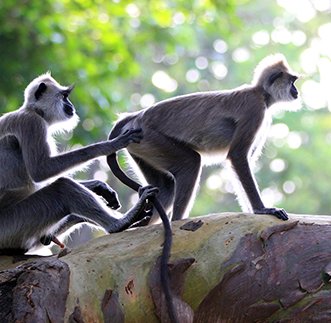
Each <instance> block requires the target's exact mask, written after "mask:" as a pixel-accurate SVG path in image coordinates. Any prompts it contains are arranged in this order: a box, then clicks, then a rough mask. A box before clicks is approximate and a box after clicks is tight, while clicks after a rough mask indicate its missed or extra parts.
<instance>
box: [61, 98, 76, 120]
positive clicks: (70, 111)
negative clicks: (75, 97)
mask: <svg viewBox="0 0 331 323" xmlns="http://www.w3.org/2000/svg"><path fill="white" fill-rule="evenodd" d="M63 110H64V112H65V114H66V115H67V116H68V117H72V116H73V115H74V113H75V107H74V105H73V104H72V103H71V102H70V100H69V99H68V98H64V99H63Z"/></svg>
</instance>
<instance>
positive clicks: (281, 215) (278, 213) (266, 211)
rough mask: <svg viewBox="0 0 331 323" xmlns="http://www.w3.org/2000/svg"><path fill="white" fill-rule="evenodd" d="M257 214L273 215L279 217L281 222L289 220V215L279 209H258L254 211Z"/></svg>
mask: <svg viewBox="0 0 331 323" xmlns="http://www.w3.org/2000/svg"><path fill="white" fill-rule="evenodd" d="M254 213H255V214H271V215H274V216H275V217H277V218H278V219H281V220H284V221H286V220H288V215H287V213H286V211H285V210H284V209H277V208H264V209H258V210H256V209H255V210H254Z"/></svg>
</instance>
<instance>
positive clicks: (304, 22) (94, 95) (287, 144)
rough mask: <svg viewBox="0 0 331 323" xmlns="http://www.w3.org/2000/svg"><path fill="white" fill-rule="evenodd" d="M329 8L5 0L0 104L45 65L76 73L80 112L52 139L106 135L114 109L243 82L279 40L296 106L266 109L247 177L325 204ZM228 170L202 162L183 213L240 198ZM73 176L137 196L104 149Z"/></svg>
mask: <svg viewBox="0 0 331 323" xmlns="http://www.w3.org/2000/svg"><path fill="white" fill-rule="evenodd" d="M330 13H331V1H330V0H291V1H288V0H278V1H264V0H256V1H248V0H238V1H234V0H227V1H225V0H224V1H220V0H196V1H183V0H178V1H163V0H162V1H161V0H153V1H147V0H141V1H134V2H132V1H121V0H113V1H106V0H105V1H97V2H96V1H92V0H76V1H66V0H46V1H43V2H39V1H23V0H21V1H13V0H3V1H2V2H1V4H0V19H1V24H0V46H1V51H0V69H1V74H0V92H1V97H0V109H1V111H2V112H5V111H10V110H12V109H15V108H16V107H17V106H19V105H20V104H21V102H22V91H23V89H24V87H25V86H26V84H27V83H28V82H29V81H30V80H31V79H32V78H34V77H35V76H36V75H38V74H40V73H43V72H45V71H47V70H50V71H52V74H53V76H54V77H55V78H56V79H58V80H59V81H60V82H61V83H68V84H70V83H75V84H76V88H75V91H74V93H73V95H72V101H73V102H74V103H75V105H76V107H77V108H78V113H79V115H80V117H81V123H80V125H79V126H78V128H77V130H76V131H75V133H74V134H73V136H72V135H71V134H67V135H65V136H62V137H61V138H59V139H60V141H61V143H62V145H63V147H66V148H69V147H77V146H79V145H83V144H84V145H85V144H88V143H92V142H95V141H98V140H103V139H105V138H107V134H108V132H109V131H110V129H111V126H112V123H113V122H114V121H115V120H116V115H117V113H119V112H124V111H135V110H139V109H142V108H145V107H148V106H150V105H152V104H153V103H155V102H157V101H159V100H162V99H165V98H169V97H171V96H175V95H179V94H185V93H190V92H195V91H208V90H218V89H229V88H232V87H236V86H238V85H240V84H242V83H249V82H250V81H251V79H252V73H253V70H254V66H256V64H257V63H258V62H259V61H260V60H261V59H262V58H263V57H264V56H266V55H268V54H271V53H275V52H282V53H283V54H284V55H285V56H286V57H287V59H288V61H289V64H290V66H291V67H292V69H293V70H295V71H296V72H298V73H299V74H300V75H301V78H300V80H299V81H297V85H298V88H299V90H300V92H301V99H302V109H301V110H300V111H296V112H278V113H277V114H276V115H275V118H274V124H273V126H272V128H271V131H270V133H269V136H268V143H267V145H266V147H265V149H264V154H263V157H262V158H260V160H259V162H258V163H257V165H256V172H257V181H258V183H259V186H260V189H261V192H262V197H263V200H264V202H265V204H266V205H267V206H272V205H275V206H279V207H283V208H285V209H286V210H287V211H288V212H292V213H310V214H331V201H330V198H329V195H330V191H331V183H330V175H329V174H330V172H331V166H330V165H331V163H330V160H331V114H330V110H331V19H330V17H331V16H330ZM68 140H69V143H68V142H67V141H68ZM123 166H125V163H124V162H123ZM228 176H229V175H228V174H227V173H226V172H225V170H224V169H222V168H221V167H209V168H206V169H204V171H203V176H202V179H203V180H202V182H201V186H200V191H199V193H198V198H197V201H196V203H195V205H194V208H193V210H192V213H191V215H192V216H196V215H202V214H208V213H211V212H224V211H239V210H240V209H239V206H238V203H237V202H236V199H235V196H234V195H233V194H232V191H233V189H232V186H231V184H230V182H229V180H228ZM79 177H81V178H86V177H90V178H91V177H93V178H96V179H101V180H104V181H107V182H109V184H110V185H111V186H113V187H114V188H115V189H116V190H117V191H118V192H119V196H120V199H121V202H122V205H123V208H122V211H125V210H127V209H128V208H129V207H130V205H131V203H132V202H133V201H134V199H135V194H133V193H132V191H130V190H129V189H127V188H125V187H124V186H123V185H122V184H120V183H119V182H118V181H117V180H116V179H114V177H113V176H112V175H111V174H110V172H109V171H108V166H107V164H106V163H105V160H104V159H102V160H101V161H100V163H95V164H94V166H93V167H91V169H90V171H89V172H88V173H87V174H79Z"/></svg>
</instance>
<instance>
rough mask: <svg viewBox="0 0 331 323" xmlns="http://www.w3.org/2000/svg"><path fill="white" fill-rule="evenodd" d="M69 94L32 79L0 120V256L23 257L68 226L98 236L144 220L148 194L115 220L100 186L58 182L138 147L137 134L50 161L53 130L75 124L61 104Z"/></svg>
mask: <svg viewBox="0 0 331 323" xmlns="http://www.w3.org/2000/svg"><path fill="white" fill-rule="evenodd" d="M71 90H72V87H66V86H62V85H60V84H59V83H58V82H57V81H56V80H54V78H52V77H51V75H50V74H44V75H41V76H39V77H37V78H36V79H34V80H33V81H32V82H31V83H30V84H29V85H28V87H27V88H26V90H25V92H24V103H23V105H22V107H20V108H19V109H18V110H16V111H14V112H10V113H7V114H5V115H3V116H2V117H1V118H0V165H1V171H0V253H1V252H2V253H9V252H11V253H24V252H26V251H28V250H31V249H35V248H38V247H40V246H41V243H42V244H48V243H50V241H54V242H56V243H58V244H60V243H59V241H58V240H57V238H56V235H58V234H61V233H63V232H64V231H66V230H67V229H68V228H70V227H71V226H72V225H74V224H76V223H80V222H89V223H91V224H94V225H98V226H100V227H102V228H103V229H104V230H105V231H106V232H109V233H111V232H118V231H122V230H124V229H126V228H128V227H129V226H130V225H131V224H132V223H134V222H139V221H140V220H141V219H142V218H143V217H144V212H145V211H144V208H145V201H146V199H147V198H148V197H152V196H154V195H155V194H156V189H155V188H152V187H147V188H145V189H143V190H142V191H141V192H140V193H141V197H140V199H139V201H138V203H137V204H136V205H135V206H134V207H133V208H132V209H131V210H129V211H128V212H127V213H126V214H125V215H124V216H123V217H122V216H121V215H120V214H117V215H116V214H115V211H111V210H110V209H109V208H108V207H107V206H106V204H105V203H104V202H103V201H102V200H101V199H100V198H99V197H98V196H97V195H96V194H98V195H101V196H102V197H103V198H104V199H105V200H106V201H107V202H108V205H109V206H110V207H112V208H118V207H119V203H118V201H117V198H116V193H115V192H114V191H112V190H111V188H110V187H109V186H108V185H107V184H105V183H103V182H100V181H94V180H92V181H85V182H81V183H79V182H77V181H75V180H73V179H71V178H69V177H63V176H64V174H65V173H68V172H69V171H70V170H72V169H73V168H74V167H77V166H79V165H81V164H83V163H85V162H88V161H90V160H92V159H94V158H97V157H100V156H104V155H109V154H112V153H114V152H116V151H117V150H119V149H121V148H123V147H126V146H127V145H128V144H130V143H139V142H140V140H141V138H142V133H141V129H137V128H136V130H129V131H126V132H125V133H123V134H121V135H120V136H118V137H117V138H115V139H114V140H111V141H102V142H99V143H96V144H92V145H89V146H86V147H83V148H79V149H77V150H72V151H69V152H65V153H62V154H57V153H56V150H55V142H54V140H53V138H52V134H54V131H59V130H63V129H66V130H72V129H73V128H74V127H75V126H76V125H77V123H78V116H77V114H76V111H75V108H74V106H73V105H72V103H71V102H70V101H69V98H68V96H69V94H70V92H71Z"/></svg>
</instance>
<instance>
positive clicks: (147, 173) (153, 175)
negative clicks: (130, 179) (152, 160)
mask: <svg viewBox="0 0 331 323" xmlns="http://www.w3.org/2000/svg"><path fill="white" fill-rule="evenodd" d="M131 156H132V158H133V159H134V161H135V162H136V163H137V165H138V166H139V168H140V170H141V171H142V173H143V175H144V177H145V179H146V181H147V182H148V183H149V184H150V185H152V186H155V187H157V188H158V189H159V193H158V195H157V198H158V200H159V201H160V202H161V204H162V206H163V207H164V208H165V210H166V212H167V213H168V212H169V210H170V208H171V206H172V204H173V200H174V190H175V182H174V178H173V176H172V175H171V174H170V173H168V174H167V173H165V172H162V171H160V170H157V169H155V168H154V167H152V166H151V165H149V164H148V163H147V162H145V161H144V160H143V159H141V158H139V157H137V156H135V155H133V154H132V155H131ZM158 218H159V217H158V212H157V211H156V210H155V209H154V210H153V216H152V219H151V222H153V221H155V220H156V219H158Z"/></svg>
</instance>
